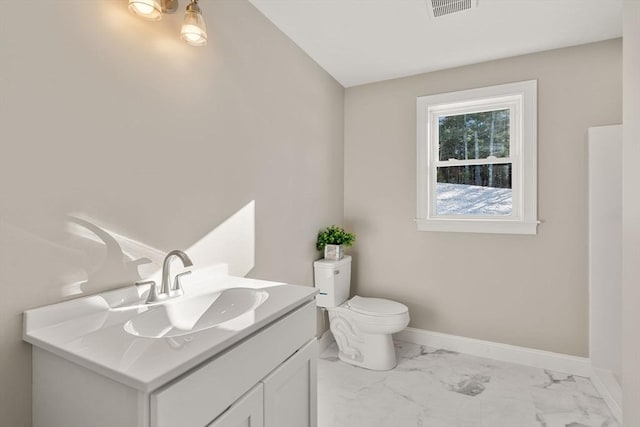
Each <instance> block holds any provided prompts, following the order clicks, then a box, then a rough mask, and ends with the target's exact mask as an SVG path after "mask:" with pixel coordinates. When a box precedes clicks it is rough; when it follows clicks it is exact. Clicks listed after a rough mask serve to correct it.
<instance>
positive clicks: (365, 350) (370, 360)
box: [329, 310, 397, 371]
mask: <svg viewBox="0 0 640 427" xmlns="http://www.w3.org/2000/svg"><path fill="white" fill-rule="evenodd" d="M329 325H330V329H331V332H332V333H333V336H334V338H335V340H336V343H337V344H338V350H339V353H338V357H339V358H340V360H342V361H343V362H345V363H350V364H352V365H355V366H359V367H362V368H366V369H372V370H375V371H388V370H390V369H393V368H395V367H396V365H397V360H396V352H395V349H394V347H393V339H392V336H391V334H385V333H381V334H370V333H364V332H362V331H360V330H356V329H355V328H356V326H355V325H354V324H353V323H352V322H349V319H348V318H346V317H345V316H342V315H341V314H340V313H338V312H337V311H334V310H330V311H329Z"/></svg>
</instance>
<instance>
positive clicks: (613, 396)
mask: <svg viewBox="0 0 640 427" xmlns="http://www.w3.org/2000/svg"><path fill="white" fill-rule="evenodd" d="M591 382H592V383H593V386H594V387H595V388H596V390H597V391H598V393H600V396H602V398H603V399H604V401H605V403H606V404H607V406H608V407H609V409H610V410H611V413H612V414H613V416H614V417H616V419H617V420H618V422H619V423H620V424H621V425H622V387H621V386H620V383H619V382H618V380H617V379H616V377H615V376H614V375H613V373H612V372H610V371H607V370H605V369H600V368H596V367H594V368H593V369H592V371H591Z"/></svg>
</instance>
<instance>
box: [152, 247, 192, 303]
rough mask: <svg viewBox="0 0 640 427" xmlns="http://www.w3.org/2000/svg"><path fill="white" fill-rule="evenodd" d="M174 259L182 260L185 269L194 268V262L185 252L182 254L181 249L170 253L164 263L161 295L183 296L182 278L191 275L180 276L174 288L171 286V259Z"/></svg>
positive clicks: (177, 277)
mask: <svg viewBox="0 0 640 427" xmlns="http://www.w3.org/2000/svg"><path fill="white" fill-rule="evenodd" d="M173 257H178V258H180V261H182V264H183V265H184V266H185V267H193V262H191V258H189V256H188V255H187V254H185V253H184V252H182V251H181V250H179V249H175V250H173V251H171V252H169V253H168V254H167V256H166V257H165V258H164V262H163V263H162V284H161V285H160V295H166V296H172V295H174V294H175V295H182V288H181V287H180V279H179V277H180V276H183V275H184V274H189V273H191V272H190V271H189V272H186V273H182V274H178V275H177V276H176V280H175V282H174V283H173V286H170V285H169V278H170V275H169V266H170V265H171V258H173Z"/></svg>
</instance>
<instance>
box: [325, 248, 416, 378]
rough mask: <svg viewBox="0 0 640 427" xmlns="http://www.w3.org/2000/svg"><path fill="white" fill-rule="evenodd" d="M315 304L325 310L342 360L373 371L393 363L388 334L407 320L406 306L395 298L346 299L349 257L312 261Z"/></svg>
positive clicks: (349, 271) (393, 364) (399, 328)
mask: <svg viewBox="0 0 640 427" xmlns="http://www.w3.org/2000/svg"><path fill="white" fill-rule="evenodd" d="M313 267H314V276H315V286H316V288H319V289H320V294H319V295H317V296H316V304H317V305H318V307H326V308H327V310H328V311H329V325H330V328H331V332H332V333H333V336H334V337H335V339H336V342H337V343H338V349H339V357H340V360H342V361H343V362H347V363H351V364H352V365H356V366H361V367H363V368H367V369H373V370H376V371H386V370H389V369H393V368H395V366H396V363H397V362H396V353H395V351H394V348H393V341H392V339H391V334H394V333H396V332H400V331H401V330H403V329H404V328H406V327H407V325H408V324H409V309H408V308H407V306H406V305H404V304H400V303H399V302H395V301H390V300H386V299H380V298H363V297H359V296H354V297H353V298H351V299H350V300H348V298H349V288H350V285H351V257H350V256H348V255H347V256H345V257H344V258H343V259H341V260H339V261H330V260H326V259H321V260H318V261H315V262H314V263H313Z"/></svg>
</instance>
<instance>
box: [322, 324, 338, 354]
mask: <svg viewBox="0 0 640 427" xmlns="http://www.w3.org/2000/svg"><path fill="white" fill-rule="evenodd" d="M334 341H335V339H334V338H333V334H332V333H331V331H329V330H327V331H325V333H324V334H322V336H321V337H318V354H322V352H323V351H325V350H326V349H327V348H329V346H330V345H331V344H332V343H333V342H334Z"/></svg>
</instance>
